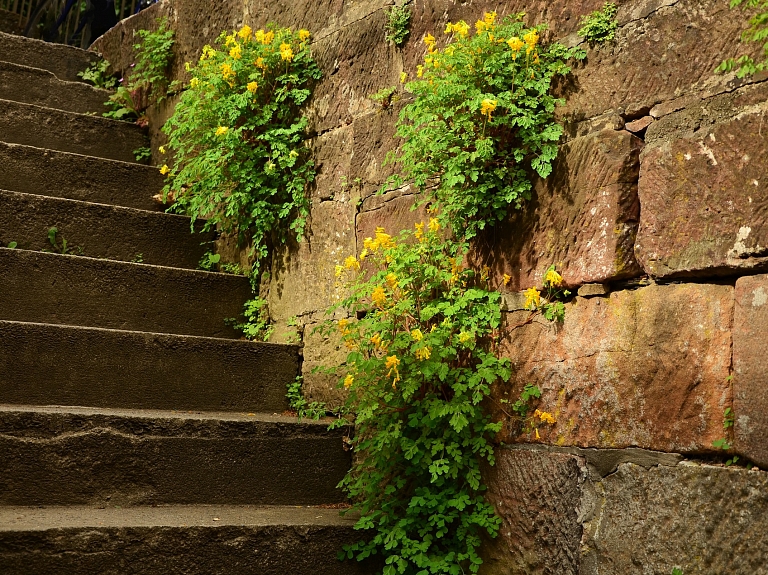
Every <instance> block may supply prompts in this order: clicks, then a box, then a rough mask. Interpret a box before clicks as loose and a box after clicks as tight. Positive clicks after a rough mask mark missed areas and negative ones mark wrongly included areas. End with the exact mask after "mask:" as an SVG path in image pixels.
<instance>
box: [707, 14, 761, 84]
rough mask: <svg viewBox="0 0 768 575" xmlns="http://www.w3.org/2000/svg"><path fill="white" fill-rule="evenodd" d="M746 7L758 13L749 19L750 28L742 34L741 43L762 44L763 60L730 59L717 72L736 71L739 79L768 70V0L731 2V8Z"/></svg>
mask: <svg viewBox="0 0 768 575" xmlns="http://www.w3.org/2000/svg"><path fill="white" fill-rule="evenodd" d="M736 6H744V7H746V8H756V9H757V12H756V13H755V14H754V16H752V18H750V19H749V28H747V29H746V30H744V32H742V33H741V41H742V42H745V43H755V42H756V43H758V44H759V43H762V60H757V61H755V59H754V58H752V57H751V56H748V55H744V56H739V57H738V58H728V59H727V60H725V61H724V62H723V63H722V64H720V65H719V66H718V67H717V68H716V69H715V72H718V73H722V72H731V71H732V70H736V76H737V77H738V78H745V77H746V76H752V75H754V74H757V73H758V72H762V71H764V70H768V0H731V8H735V7H736Z"/></svg>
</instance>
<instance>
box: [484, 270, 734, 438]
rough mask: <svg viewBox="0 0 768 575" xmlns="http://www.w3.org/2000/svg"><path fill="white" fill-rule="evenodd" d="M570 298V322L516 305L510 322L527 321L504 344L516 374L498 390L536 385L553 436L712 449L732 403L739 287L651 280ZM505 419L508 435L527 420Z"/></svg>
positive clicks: (546, 434)
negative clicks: (550, 418)
mask: <svg viewBox="0 0 768 575" xmlns="http://www.w3.org/2000/svg"><path fill="white" fill-rule="evenodd" d="M566 307H567V310H566V313H565V322H564V323H563V324H562V325H557V324H550V323H548V322H546V321H544V320H542V319H537V320H535V321H532V322H530V323H526V321H528V320H529V319H530V317H529V316H530V312H515V313H512V314H508V316H507V326H508V327H511V326H516V325H518V324H519V325H520V327H517V328H515V329H512V330H511V332H510V336H509V338H508V341H507V342H505V343H504V344H503V351H504V355H505V356H507V357H509V358H510V359H511V360H512V363H513V376H512V381H511V383H510V385H508V386H500V387H499V388H497V391H496V395H497V399H499V398H502V397H505V398H507V399H508V400H510V401H511V402H512V401H514V400H516V399H517V397H519V395H520V392H521V391H522V388H523V386H524V385H525V384H527V383H534V384H536V385H538V386H539V388H540V389H541V391H542V396H541V400H540V401H539V402H538V403H537V407H539V408H540V409H542V410H543V411H548V412H551V413H553V414H554V415H555V417H556V418H557V423H556V424H555V425H554V426H550V425H548V424H542V425H540V427H539V432H540V435H541V440H542V441H543V442H544V443H548V444H555V445H575V446H582V447H601V448H609V447H629V446H637V447H643V448H647V449H654V450H659V451H672V452H678V453H686V452H702V451H710V450H713V448H712V446H711V445H712V441H714V440H716V439H719V438H721V437H722V436H723V434H724V432H723V426H722V422H723V410H724V409H725V408H726V407H729V406H730V405H731V389H730V384H729V382H728V375H729V373H730V363H731V331H730V330H731V325H732V320H733V288H732V287H730V286H719V285H693V284H683V285H669V286H649V287H645V288H642V289H638V290H634V291H626V290H625V291H617V292H613V293H611V295H610V296H609V297H608V298H589V299H585V298H576V299H575V300H574V303H572V304H569V305H567V306H566ZM505 421H506V424H507V426H506V427H505V430H504V431H503V432H502V435H501V439H502V440H505V441H506V440H509V439H513V438H515V437H516V436H517V433H518V430H519V427H518V426H517V424H515V423H513V420H510V419H509V418H505ZM517 437H519V439H520V440H522V441H525V440H529V439H530V437H531V434H522V435H519V436H517Z"/></svg>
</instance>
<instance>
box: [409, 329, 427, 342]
mask: <svg viewBox="0 0 768 575" xmlns="http://www.w3.org/2000/svg"><path fill="white" fill-rule="evenodd" d="M411 337H412V338H413V341H421V340H422V339H424V334H423V333H421V330H420V329H414V330H411Z"/></svg>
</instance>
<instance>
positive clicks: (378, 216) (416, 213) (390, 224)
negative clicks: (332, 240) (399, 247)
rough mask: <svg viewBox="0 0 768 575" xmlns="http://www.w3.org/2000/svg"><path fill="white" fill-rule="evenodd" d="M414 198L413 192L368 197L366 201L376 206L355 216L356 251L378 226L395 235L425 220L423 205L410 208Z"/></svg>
mask: <svg viewBox="0 0 768 575" xmlns="http://www.w3.org/2000/svg"><path fill="white" fill-rule="evenodd" d="M414 200H415V198H414V196H413V194H405V195H397V194H387V195H384V196H372V197H371V198H369V201H368V202H367V203H368V204H369V205H372V206H376V207H375V208H374V209H370V210H368V211H364V212H362V213H360V214H358V216H357V225H356V226H355V232H356V234H357V251H358V253H359V252H360V251H361V250H362V249H363V241H364V240H365V238H372V237H374V235H375V233H376V228H378V227H381V228H384V231H385V232H386V233H388V234H390V235H392V236H397V235H398V234H399V233H400V232H401V231H403V230H408V229H410V230H413V226H414V224H415V223H417V222H427V221H428V220H429V215H428V214H427V212H426V209H425V207H424V206H422V207H420V208H418V209H416V210H412V209H411V208H412V207H413V205H414Z"/></svg>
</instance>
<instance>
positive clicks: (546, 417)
mask: <svg viewBox="0 0 768 575" xmlns="http://www.w3.org/2000/svg"><path fill="white" fill-rule="evenodd" d="M533 417H538V418H539V419H540V420H541V421H542V422H543V423H549V424H551V425H554V424H555V423H557V420H556V419H555V416H554V415H552V414H551V413H548V412H546V411H541V410H539V409H537V410H536V411H534V412H533Z"/></svg>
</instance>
